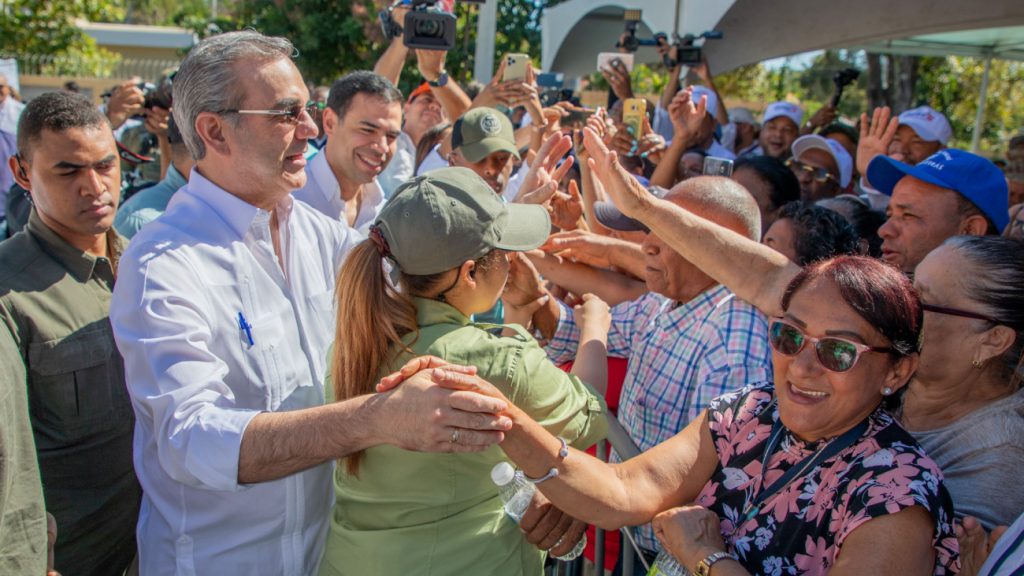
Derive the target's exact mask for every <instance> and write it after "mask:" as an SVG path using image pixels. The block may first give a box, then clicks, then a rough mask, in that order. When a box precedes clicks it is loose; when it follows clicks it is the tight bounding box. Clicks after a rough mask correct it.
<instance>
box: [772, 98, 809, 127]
mask: <svg viewBox="0 0 1024 576" xmlns="http://www.w3.org/2000/svg"><path fill="white" fill-rule="evenodd" d="M779 116H785V117H786V118H789V119H790V120H792V121H793V123H794V124H796V127H797V128H798V129H799V128H800V123H801V122H803V120H804V111H803V110H801V109H800V107H799V106H797V105H796V104H793V103H792V102H785V101H780V102H772V103H771V104H769V105H768V107H767V108H765V109H764V120H762V122H764V123H766V124H767V123H768V121H769V120H774V119H775V118H778V117H779Z"/></svg>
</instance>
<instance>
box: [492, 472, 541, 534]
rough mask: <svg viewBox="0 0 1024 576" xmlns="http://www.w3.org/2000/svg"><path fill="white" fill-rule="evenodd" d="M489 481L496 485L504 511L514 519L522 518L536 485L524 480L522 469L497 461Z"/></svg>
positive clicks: (517, 521) (517, 520)
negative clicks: (503, 504)
mask: <svg viewBox="0 0 1024 576" xmlns="http://www.w3.org/2000/svg"><path fill="white" fill-rule="evenodd" d="M491 481H493V482H494V484H495V485H497V486H498V494H499V495H500V496H501V501H502V502H504V503H505V513H506V514H508V515H509V517H510V518H512V519H513V520H515V521H516V524H518V523H519V521H520V520H522V519H523V514H525V513H526V509H527V507H529V506H530V501H531V500H533V494H534V493H535V492H536V491H537V487H536V486H534V485H533V484H531V483H530V482H528V481H527V480H526V477H525V476H524V475H523V473H522V471H520V470H516V469H515V468H513V467H512V465H511V464H509V463H508V462H498V463H497V464H495V465H494V468H492V469H491Z"/></svg>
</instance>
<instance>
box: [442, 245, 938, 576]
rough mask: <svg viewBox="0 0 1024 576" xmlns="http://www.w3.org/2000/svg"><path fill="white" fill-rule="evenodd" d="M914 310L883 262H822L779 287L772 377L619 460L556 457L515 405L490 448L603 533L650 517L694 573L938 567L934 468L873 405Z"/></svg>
mask: <svg viewBox="0 0 1024 576" xmlns="http://www.w3.org/2000/svg"><path fill="white" fill-rule="evenodd" d="M921 316H922V310H921V305H920V303H919V301H918V298H917V295H916V293H915V292H914V290H913V288H912V287H911V285H910V282H909V281H908V280H907V279H906V277H904V276H903V275H902V274H901V273H900V272H898V271H897V270H895V269H894V268H892V267H890V266H888V265H887V264H884V263H882V262H879V261H877V260H874V259H871V258H867V257H862V256H842V257H838V258H835V259H832V260H827V261H823V262H819V263H817V264H814V265H811V266H809V267H807V268H805V269H804V270H803V271H801V273H800V274H798V275H797V276H796V277H795V278H794V279H793V281H792V282H791V283H790V284H789V286H788V288H787V289H786V292H785V296H784V297H783V300H782V315H781V317H778V318H775V319H774V320H772V322H771V324H770V329H769V331H770V337H769V340H770V342H771V345H772V348H773V351H774V354H773V357H772V361H773V364H774V367H775V372H774V381H773V382H757V383H751V384H750V385H749V386H747V387H745V388H743V389H741V390H739V391H737V392H734V393H731V394H727V395H725V396H722V397H720V398H718V399H716V400H715V401H713V402H712V404H711V407H710V408H709V409H708V410H706V411H705V412H704V413H702V414H701V416H700V417H699V418H697V419H696V420H694V421H693V422H692V423H691V424H690V425H689V426H687V428H686V429H685V430H683V431H682V432H680V433H679V434H678V435H676V436H674V437H673V438H671V439H670V440H668V441H666V442H665V443H663V444H660V445H658V446H656V447H654V448H652V449H651V450H648V451H647V452H644V453H642V454H640V455H639V456H637V457H635V458H633V459H631V460H629V461H626V462H624V463H622V464H619V465H608V464H605V463H603V462H600V461H598V460H596V459H594V458H590V457H588V456H587V455H585V454H583V453H581V452H577V451H570V450H566V447H565V441H564V440H560V439H559V438H556V437H555V436H553V435H551V434H550V433H548V432H547V431H545V429H544V428H543V427H541V426H540V425H538V424H536V423H535V422H534V421H533V420H532V419H530V418H529V417H528V416H527V415H526V414H525V413H524V412H523V411H522V410H519V409H518V408H515V407H512V408H510V411H509V412H508V415H509V417H510V418H511V419H512V421H513V427H512V429H511V430H510V431H509V432H508V433H506V438H505V441H504V442H503V443H502V444H501V446H502V448H503V449H504V450H505V452H506V454H508V456H509V457H510V458H511V459H512V460H513V461H515V462H516V464H518V465H519V466H520V467H521V468H522V469H523V472H524V473H525V474H526V475H527V476H529V477H534V478H542V479H543V481H542V482H538V487H539V488H540V489H541V490H542V491H543V492H544V494H545V495H546V496H548V497H549V498H550V499H551V500H552V502H553V503H555V505H557V506H559V507H560V508H562V509H563V510H565V511H566V512H567V513H569V514H573V515H575V516H577V517H579V518H580V519H583V520H587V521H589V522H593V523H595V524H598V525H600V526H603V527H605V528H608V529H613V528H618V527H620V526H624V525H636V524H643V523H645V522H648V521H650V520H651V519H652V518H654V525H655V529H656V531H657V533H658V536H659V539H660V540H661V542H662V544H663V545H664V546H665V547H666V548H667V550H668V551H669V552H670V553H671V554H672V555H673V556H675V557H676V558H677V559H678V560H679V561H680V562H681V563H682V564H683V565H684V566H685V567H686V568H687V569H689V570H690V571H691V572H694V573H695V574H699V575H707V574H708V573H709V569H710V568H709V567H710V566H711V565H715V571H714V574H716V575H718V576H724V575H729V574H737V575H738V574H750V573H789V572H790V571H795V572H799V573H801V574H825V573H830V574H833V575H838V574H901V575H902V574H950V573H953V572H954V571H955V561H956V556H957V542H956V536H955V534H954V532H953V526H952V504H951V502H950V500H949V495H948V493H947V492H946V490H945V487H944V486H943V483H942V480H941V472H940V471H939V469H938V466H936V465H935V463H934V462H933V461H932V460H931V459H930V458H929V457H928V456H926V455H925V453H924V451H923V450H922V449H921V447H920V446H919V445H918V444H917V442H915V441H914V439H913V438H912V437H911V436H910V435H909V434H907V433H906V432H905V431H904V430H903V429H902V428H901V427H900V426H899V425H898V424H897V423H896V422H895V421H894V420H893V419H892V417H891V416H890V415H889V414H888V413H886V411H885V410H884V409H883V407H882V401H883V399H885V398H887V397H891V396H893V395H894V394H896V393H897V392H898V391H899V390H901V389H902V388H903V387H904V386H905V385H906V383H907V381H908V380H909V379H910V376H911V374H913V372H914V370H915V369H916V368H917V365H918V356H917V352H916V350H917V343H918V339H919V336H920V330H921ZM447 378H448V380H447V382H448V383H449V385H453V386H456V387H458V386H460V385H466V386H467V387H473V388H476V389H477V391H482V392H484V393H489V394H492V395H495V396H496V397H501V394H500V393H499V392H498V391H497V389H495V388H494V387H492V386H490V385H489V384H487V383H486V382H483V381H480V380H476V379H473V378H472V377H466V376H465V375H464V374H461V373H454V372H453V373H451V374H450V375H449V376H447ZM680 507H681V508H680ZM662 511H665V512H662ZM659 512H661V514H659ZM656 515H657V516H656ZM719 563H721V564H719Z"/></svg>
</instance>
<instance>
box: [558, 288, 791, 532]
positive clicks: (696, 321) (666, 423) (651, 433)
mask: <svg viewBox="0 0 1024 576" xmlns="http://www.w3.org/2000/svg"><path fill="white" fill-rule="evenodd" d="M561 308H562V312H561V316H560V318H559V322H558V329H557V330H556V332H555V335H554V337H553V338H552V339H551V341H550V342H549V343H548V347H547V352H548V356H549V357H550V358H551V359H552V361H554V362H555V363H562V362H566V361H569V360H572V359H573V357H574V356H575V355H576V349H577V347H578V345H579V328H578V327H577V326H576V322H575V319H574V318H573V313H572V309H570V308H569V307H567V306H564V305H563V306H562V307H561ZM608 355H609V356H618V357H626V358H628V359H629V367H628V369H627V371H626V379H625V382H624V383H623V385H622V396H621V397H620V399H619V416H618V417H619V421H620V422H622V425H623V426H624V427H625V428H626V430H627V431H628V432H629V435H630V436H631V437H632V439H633V441H634V442H636V444H637V446H639V447H640V450H643V451H646V450H649V449H650V448H651V447H653V446H655V445H656V444H659V443H661V442H664V441H665V440H668V439H669V438H671V437H672V436H674V435H675V434H677V433H678V432H679V431H681V430H682V429H683V428H685V427H686V425H687V424H689V423H690V421H691V420H693V419H694V418H696V417H697V416H698V415H699V414H700V413H701V411H702V410H704V409H705V408H707V406H708V404H709V403H710V402H711V400H712V399H714V398H716V397H718V396H720V395H722V394H724V393H726V392H730V391H732V390H736V389H738V388H741V387H743V386H745V385H747V384H749V383H751V382H763V381H766V380H771V379H772V360H771V349H770V348H769V346H768V323H767V321H766V320H765V317H764V315H763V314H761V313H760V312H758V311H757V309H755V308H754V307H753V306H751V305H750V304H748V303H746V302H744V301H743V300H740V299H739V298H736V297H735V296H734V295H733V293H732V292H730V291H729V290H728V289H726V288H725V287H724V286H721V285H718V286H715V287H713V288H710V289H708V290H706V291H704V292H703V293H701V294H699V295H698V296H696V297H695V298H693V299H692V300H690V301H689V302H687V303H685V304H679V305H677V302H675V301H674V300H670V299H669V298H666V297H665V296H662V295H661V294H657V293H654V292H651V293H648V294H646V295H644V296H642V297H640V298H638V299H636V300H633V301H630V302H623V303H621V304H619V305H617V306H615V307H613V308H612V325H611V330H610V331H609V333H608ZM637 536H638V538H637V543H638V544H640V545H641V546H643V547H644V548H646V549H648V550H658V549H659V546H658V541H657V539H655V537H654V531H653V530H652V529H651V528H650V526H644V527H643V528H641V529H639V530H638V533H637Z"/></svg>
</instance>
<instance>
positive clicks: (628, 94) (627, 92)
mask: <svg viewBox="0 0 1024 576" xmlns="http://www.w3.org/2000/svg"><path fill="white" fill-rule="evenodd" d="M601 76H604V79H605V80H607V81H608V85H610V86H611V87H612V92H614V93H615V96H617V97H618V98H619V100H625V99H627V98H633V83H632V80H631V79H630V77H629V70H627V69H626V67H625V66H624V65H619V66H616V65H614V64H610V65H608V66H607V67H606V68H601Z"/></svg>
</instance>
